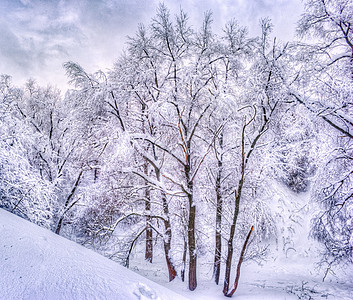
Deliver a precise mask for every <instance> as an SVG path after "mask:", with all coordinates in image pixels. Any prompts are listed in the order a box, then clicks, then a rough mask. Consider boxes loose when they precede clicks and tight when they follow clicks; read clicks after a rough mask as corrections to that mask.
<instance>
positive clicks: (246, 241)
mask: <svg viewBox="0 0 353 300" xmlns="http://www.w3.org/2000/svg"><path fill="white" fill-rule="evenodd" d="M253 230H254V226H251V229H250V231H249V233H248V235H247V237H246V240H245V242H244V245H243V249H242V250H241V253H240V257H239V261H238V265H237V274H236V277H235V280H234V288H233V289H232V290H231V291H230V292H229V293H228V294H226V295H225V296H226V297H232V296H233V294H234V293H235V291H236V290H237V288H238V283H239V278H240V267H241V264H242V263H243V259H244V254H245V250H246V246H247V245H248V242H249V239H250V236H251V233H252V231H253Z"/></svg>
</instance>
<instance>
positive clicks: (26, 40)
mask: <svg viewBox="0 0 353 300" xmlns="http://www.w3.org/2000/svg"><path fill="white" fill-rule="evenodd" d="M158 3H159V0H153V1H145V0H75V1H72V0H21V1H18V0H2V1H0V10H1V11H2V22H1V26H0V58H1V64H0V73H8V74H10V75H14V77H15V76H18V77H19V78H20V80H23V78H24V77H26V78H28V77H35V78H37V79H39V80H38V81H40V82H46V81H51V82H54V81H55V82H56V83H58V85H59V87H64V88H65V87H67V86H66V78H65V74H64V70H63V69H62V64H63V63H64V62H65V61H68V60H72V61H76V62H78V63H80V64H81V65H82V66H83V67H85V68H86V69H87V71H88V72H93V71H95V70H96V69H98V68H102V69H106V68H109V67H111V66H112V64H113V62H114V60H115V59H116V58H117V57H118V56H119V54H120V53H121V50H122V49H123V48H124V46H125V43H126V41H127V39H126V36H127V35H130V36H131V35H134V33H135V32H136V30H137V25H138V23H145V24H149V23H150V20H151V18H152V17H153V16H154V14H155V12H156V8H157V5H158ZM164 3H165V4H166V6H167V7H168V8H169V9H170V10H171V12H172V14H174V13H177V12H178V11H179V10H180V8H183V10H184V11H186V12H187V13H188V14H189V17H190V22H191V24H192V25H193V26H194V27H196V28H199V27H200V26H201V23H202V19H203V16H204V12H205V11H207V10H211V11H213V19H214V26H213V27H214V29H215V30H218V31H220V29H221V28H222V27H223V25H224V24H225V22H227V21H228V20H230V19H233V18H234V19H237V20H238V22H239V24H240V25H242V26H244V25H245V26H248V27H249V31H250V33H251V34H254V33H256V30H259V29H258V28H259V26H258V23H259V18H260V17H265V16H269V17H271V18H272V19H273V21H274V24H275V34H277V33H279V34H281V35H283V36H287V35H289V33H290V31H293V32H294V29H293V27H294V25H293V24H290V22H292V20H293V23H294V22H295V21H294V18H295V13H293V11H296V8H295V5H298V3H300V0H294V1H293V0H292V1H289V0H276V1H272V0H253V1H246V0H194V1H187V0H179V1H175V0H165V1H164ZM288 10H290V12H288ZM297 11H299V12H300V10H298V9H297ZM285 12H287V13H285ZM276 30H277V32H276ZM14 81H16V78H14Z"/></svg>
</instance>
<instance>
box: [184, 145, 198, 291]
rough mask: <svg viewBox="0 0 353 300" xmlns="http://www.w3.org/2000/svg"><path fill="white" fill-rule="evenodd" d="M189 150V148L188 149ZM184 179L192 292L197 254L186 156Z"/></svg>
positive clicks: (194, 215) (191, 186)
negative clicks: (187, 208) (187, 205)
mask: <svg viewBox="0 0 353 300" xmlns="http://www.w3.org/2000/svg"><path fill="white" fill-rule="evenodd" d="M189 148H190V147H189ZM185 177H186V180H187V187H188V190H187V191H186V193H187V197H188V201H189V219H188V245H189V290H190V291H194V290H195V289H196V287H197V279H196V270H197V253H196V239H195V218H196V206H195V203H194V199H193V182H192V180H190V156H189V155H188V156H187V164H186V165H185Z"/></svg>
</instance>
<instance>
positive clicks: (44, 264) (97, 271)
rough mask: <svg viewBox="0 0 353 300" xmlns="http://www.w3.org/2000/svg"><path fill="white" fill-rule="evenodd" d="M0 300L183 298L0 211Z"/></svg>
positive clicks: (95, 254)
mask: <svg viewBox="0 0 353 300" xmlns="http://www.w3.org/2000/svg"><path fill="white" fill-rule="evenodd" d="M0 236H1V238H0V262H1V263H0V274H1V276H0V291H1V292H0V299H4V300H5V299H6V300H11V299H36V300H39V299H46V300H49V299H119V300H124V299H128V300H130V299H141V300H148V299H176V300H179V299H183V297H182V296H180V295H178V294H176V293H174V292H172V291H170V290H168V289H167V288H164V287H162V286H159V285H158V284H156V283H154V282H151V281H149V280H148V279H146V278H143V277H142V276H140V275H138V274H135V273H133V272H132V271H130V270H128V269H126V268H123V267H122V266H120V265H118V264H117V263H114V262H113V261H111V260H109V259H107V258H105V257H103V256H101V255H99V254H97V253H95V252H93V251H91V250H88V249H86V248H84V247H82V246H80V245H77V244H75V243H74V242H71V241H69V240H66V239H64V238H62V237H60V236H58V235H56V234H54V233H52V232H50V231H48V230H45V229H43V228H40V227H38V226H37V225H34V224H32V223H30V222H27V221H25V220H23V219H21V218H19V217H17V216H15V215H13V214H11V213H9V212H6V211H4V210H2V209H0Z"/></svg>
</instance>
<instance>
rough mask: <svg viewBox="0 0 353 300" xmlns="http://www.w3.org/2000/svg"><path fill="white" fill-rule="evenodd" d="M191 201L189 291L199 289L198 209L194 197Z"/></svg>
mask: <svg viewBox="0 0 353 300" xmlns="http://www.w3.org/2000/svg"><path fill="white" fill-rule="evenodd" d="M190 198H191V200H190V199H189V202H191V204H190V212H189V223H188V244H189V290H190V291H193V290H195V289H196V287H197V280H196V268H197V254H196V240H195V216H196V207H195V205H194V204H193V203H192V196H191V197H190Z"/></svg>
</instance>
